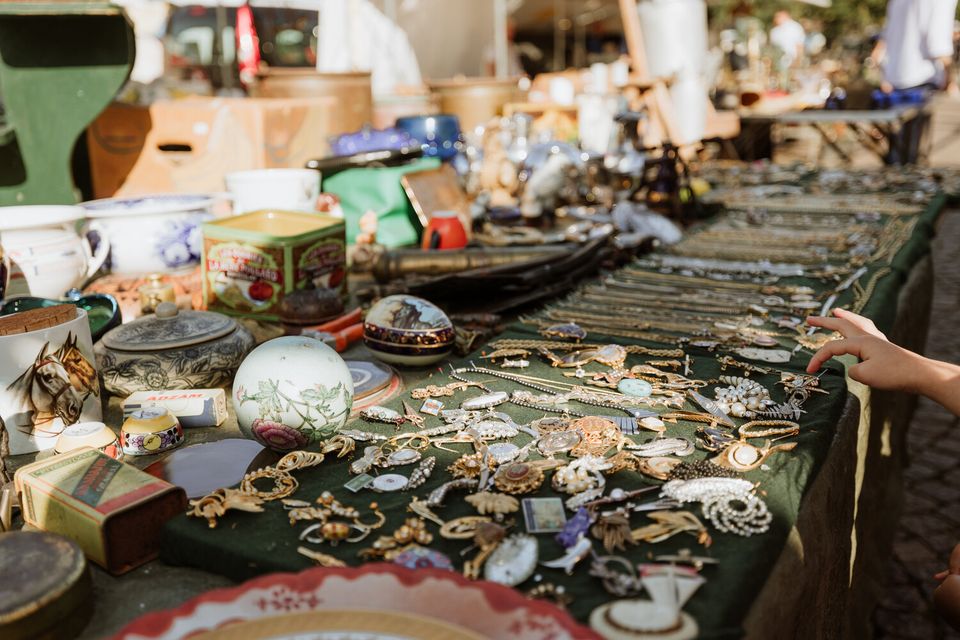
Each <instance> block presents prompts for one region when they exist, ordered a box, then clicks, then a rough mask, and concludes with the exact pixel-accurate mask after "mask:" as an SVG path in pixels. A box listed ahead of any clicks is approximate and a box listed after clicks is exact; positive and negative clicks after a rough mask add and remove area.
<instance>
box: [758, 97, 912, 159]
mask: <svg viewBox="0 0 960 640" xmlns="http://www.w3.org/2000/svg"><path fill="white" fill-rule="evenodd" d="M925 114H926V107H925V106H924V105H903V106H897V107H891V108H889V109H850V110H845V109H837V110H828V109H811V110H808V111H791V112H787V113H777V114H762V113H757V114H742V115H741V116H740V120H741V122H742V123H743V127H744V130H745V131H760V130H759V129H756V128H755V125H771V124H778V125H795V126H805V127H811V128H813V129H814V130H815V131H816V132H817V133H818V134H819V135H820V137H821V138H822V139H823V141H824V143H825V144H826V145H827V146H828V147H829V148H830V149H832V150H833V151H835V152H836V153H837V154H838V155H839V156H840V157H841V158H842V159H843V160H844V161H845V162H847V163H850V162H852V160H853V158H851V157H850V154H849V153H848V152H847V151H846V150H844V149H843V148H842V147H841V146H840V145H839V144H838V138H839V137H840V136H843V135H844V134H845V133H846V132H849V135H850V137H851V138H852V139H853V140H855V141H856V142H857V143H858V144H859V145H860V147H862V148H863V149H865V150H866V151H867V152H869V153H871V154H874V155H876V156H877V157H878V158H879V159H880V160H881V161H882V162H884V163H887V164H907V163H915V162H918V161H920V160H921V159H922V157H920V158H918V157H915V156H916V155H920V156H923V154H924V150H923V149H919V151H917V152H916V153H914V151H913V150H912V149H913V148H914V147H912V146H911V140H910V135H916V136H919V135H920V133H921V132H920V127H917V126H913V125H914V124H916V123H920V122H921V121H922V119H923V118H924V116H925ZM763 130H764V131H769V128H766V129H763ZM875 132H876V133H879V136H877V135H874V133H875ZM907 133H910V135H907ZM916 142H918V143H919V140H917V141H916ZM744 147H745V148H752V144H745V145H744Z"/></svg>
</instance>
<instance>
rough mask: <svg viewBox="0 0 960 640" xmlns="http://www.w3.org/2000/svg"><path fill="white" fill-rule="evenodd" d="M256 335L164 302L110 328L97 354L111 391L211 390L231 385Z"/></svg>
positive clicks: (221, 318) (120, 393) (217, 316)
mask: <svg viewBox="0 0 960 640" xmlns="http://www.w3.org/2000/svg"><path fill="white" fill-rule="evenodd" d="M253 344H254V339H253V336H252V335H251V334H250V332H249V331H247V330H246V329H245V328H244V327H243V325H241V324H239V323H238V322H237V321H236V320H234V319H233V318H228V317H227V316H224V315H221V314H219V313H213V312H210V311H180V310H179V309H177V306H176V305H175V304H173V303H171V302H162V303H160V304H159V305H158V306H157V309H156V313H154V314H153V315H149V316H144V317H142V318H139V319H137V320H134V321H133V322H128V323H127V324H124V325H121V326H119V327H117V328H116V329H112V330H110V331H109V332H107V334H106V335H104V336H103V339H102V340H100V342H98V343H97V346H96V355H97V362H98V363H99V365H100V370H101V371H102V372H103V384H104V386H105V387H106V389H107V391H108V392H110V393H112V394H114V395H118V396H128V395H130V394H131V393H134V392H136V391H160V390H166V389H212V388H215V387H222V386H223V385H225V384H229V382H230V379H231V377H232V376H233V372H234V371H235V370H236V368H237V367H238V366H240V362H242V361H243V358H244V356H246V355H247V352H248V351H249V350H250V349H251V348H252V347H253Z"/></svg>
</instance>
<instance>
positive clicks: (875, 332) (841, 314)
mask: <svg viewBox="0 0 960 640" xmlns="http://www.w3.org/2000/svg"><path fill="white" fill-rule="evenodd" d="M833 315H834V316H836V317H834V318H824V317H821V316H810V317H809V318H807V324H808V325H810V326H811V327H820V328H821V329H828V330H830V331H837V332H839V333H840V334H842V335H843V337H844V338H855V337H857V336H863V335H868V336H875V337H877V338H882V339H884V340H886V339H887V336H885V335H883V333H882V332H881V331H880V330H879V329H877V325H875V324H873V320H871V319H870V318H865V317H863V316H860V315H857V314H855V313H853V312H852V311H847V310H846V309H834V310H833Z"/></svg>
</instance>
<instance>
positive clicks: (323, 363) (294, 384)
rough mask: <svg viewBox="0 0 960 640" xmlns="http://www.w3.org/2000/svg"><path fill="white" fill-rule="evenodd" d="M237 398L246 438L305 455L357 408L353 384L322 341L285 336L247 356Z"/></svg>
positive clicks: (340, 361) (347, 371) (239, 376)
mask: <svg viewBox="0 0 960 640" xmlns="http://www.w3.org/2000/svg"><path fill="white" fill-rule="evenodd" d="M232 397H233V407H234V409H235V410H236V413H237V423H238V424H239V426H240V431H241V432H243V434H244V435H245V436H247V437H248V438H253V439H254V440H257V441H258V442H260V443H261V444H263V445H265V446H267V447H270V448H271V449H274V450H276V451H290V450H293V449H303V448H305V447H306V446H307V445H309V444H311V443H313V442H317V441H319V440H324V439H327V438H329V437H331V436H333V435H335V434H336V433H337V432H339V431H340V429H341V428H342V427H343V425H344V423H345V422H346V421H347V418H349V417H350V408H351V407H352V406H353V378H352V376H351V375H350V369H349V368H348V367H347V364H346V363H345V362H344V361H343V358H341V357H340V356H339V355H338V354H337V352H336V351H334V350H333V349H331V348H330V347H328V346H327V345H326V344H324V343H323V342H322V341H320V340H316V339H314V338H307V337H304V336H283V337H280V338H274V339H273V340H269V341H267V342H264V343H263V344H261V345H260V346H259V347H257V348H256V349H254V350H253V351H251V352H250V353H249V355H247V357H246V358H245V359H244V361H243V362H242V363H241V364H240V368H239V369H237V375H236V377H234V379H233V393H232Z"/></svg>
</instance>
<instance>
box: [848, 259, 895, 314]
mask: <svg viewBox="0 0 960 640" xmlns="http://www.w3.org/2000/svg"><path fill="white" fill-rule="evenodd" d="M892 271H893V270H892V269H891V268H890V267H882V268H880V269H877V270H876V271H875V272H873V274H872V275H871V276H870V279H869V280H867V286H865V287H863V286H861V285H860V281H859V280H858V281H857V282H854V283H853V295H854V299H853V305H852V308H851V311H853V312H854V313H860V312H861V311H863V308H864V307H865V306H867V303H868V302H870V298H872V297H873V292H874V290H876V288H877V283H878V282H879V281H880V279H881V278H883V277H885V276H887V275H889V274H890V273H891V272H892Z"/></svg>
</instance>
